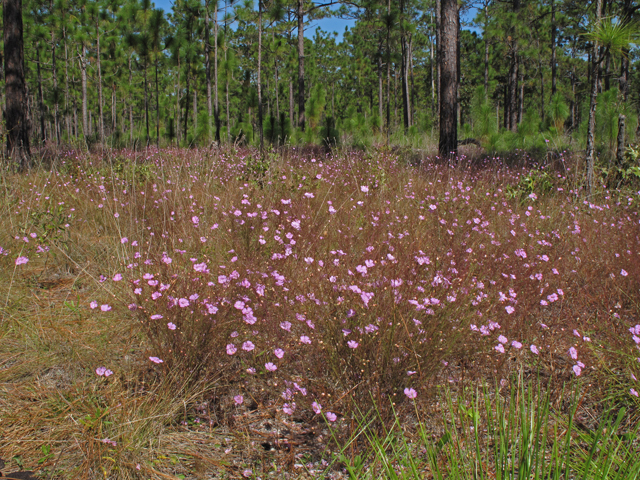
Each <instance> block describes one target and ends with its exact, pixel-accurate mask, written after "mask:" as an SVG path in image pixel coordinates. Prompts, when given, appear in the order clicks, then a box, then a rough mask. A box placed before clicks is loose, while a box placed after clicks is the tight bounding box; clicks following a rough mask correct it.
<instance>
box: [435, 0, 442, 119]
mask: <svg viewBox="0 0 640 480" xmlns="http://www.w3.org/2000/svg"><path fill="white" fill-rule="evenodd" d="M435 2H436V92H438V98H437V101H438V103H437V105H436V113H437V115H436V118H437V119H438V121H440V106H441V100H442V98H441V97H440V94H441V92H442V89H441V87H440V84H441V80H442V59H441V57H442V0H435Z"/></svg>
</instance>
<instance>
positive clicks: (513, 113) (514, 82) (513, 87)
mask: <svg viewBox="0 0 640 480" xmlns="http://www.w3.org/2000/svg"><path fill="white" fill-rule="evenodd" d="M518 67H519V62H518V45H517V44H516V43H515V41H514V45H513V51H512V54H511V63H510V67H509V130H511V131H512V132H515V131H516V130H517V129H518Z"/></svg>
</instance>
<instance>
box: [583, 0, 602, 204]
mask: <svg viewBox="0 0 640 480" xmlns="http://www.w3.org/2000/svg"><path fill="white" fill-rule="evenodd" d="M601 10H602V0H596V26H597V25H598V24H599V23H600V15H601ZM599 64H600V62H599V61H598V43H597V42H595V43H594V45H593V49H592V52H591V99H590V102H589V122H588V125H587V149H586V161H585V163H586V165H587V188H588V194H589V196H591V195H592V194H593V189H594V164H595V129H596V106H597V99H598V68H599Z"/></svg>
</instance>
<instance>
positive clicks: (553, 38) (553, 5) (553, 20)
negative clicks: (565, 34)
mask: <svg viewBox="0 0 640 480" xmlns="http://www.w3.org/2000/svg"><path fill="white" fill-rule="evenodd" d="M556 64H557V60H556V3H555V0H551V96H554V95H555V94H556V66H557V65H556Z"/></svg>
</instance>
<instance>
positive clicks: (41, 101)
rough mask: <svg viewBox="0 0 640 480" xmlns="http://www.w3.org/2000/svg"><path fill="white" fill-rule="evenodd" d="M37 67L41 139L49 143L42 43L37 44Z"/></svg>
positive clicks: (44, 142)
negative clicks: (46, 123)
mask: <svg viewBox="0 0 640 480" xmlns="http://www.w3.org/2000/svg"><path fill="white" fill-rule="evenodd" d="M36 67H37V68H36V69H37V72H38V111H39V113H40V140H41V141H42V144H43V145H44V144H46V143H47V132H46V130H45V128H44V94H43V93H42V68H41V66H40V45H36Z"/></svg>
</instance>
